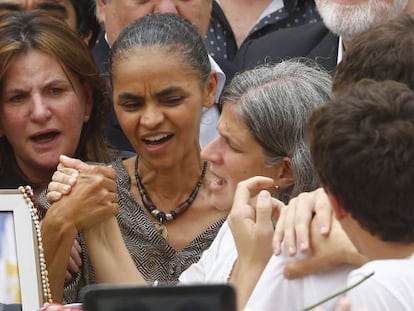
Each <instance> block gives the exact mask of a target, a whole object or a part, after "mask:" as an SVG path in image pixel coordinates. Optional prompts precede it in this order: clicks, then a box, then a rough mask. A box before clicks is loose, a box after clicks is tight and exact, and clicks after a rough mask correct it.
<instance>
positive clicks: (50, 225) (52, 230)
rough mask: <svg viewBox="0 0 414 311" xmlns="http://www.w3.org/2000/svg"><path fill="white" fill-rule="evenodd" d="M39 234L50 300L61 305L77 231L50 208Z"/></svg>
mask: <svg viewBox="0 0 414 311" xmlns="http://www.w3.org/2000/svg"><path fill="white" fill-rule="evenodd" d="M41 232H42V240H43V249H44V256H45V260H46V267H47V270H48V275H49V285H50V288H51V292H52V298H53V301H54V302H60V303H61V302H62V298H63V287H64V283H65V273H66V269H67V265H68V259H69V257H70V252H71V249H72V245H73V241H74V240H75V238H76V235H77V233H78V231H77V229H76V226H74V225H73V224H71V223H70V222H69V221H67V220H65V219H62V218H61V217H59V215H56V214H55V212H54V209H53V208H51V209H50V210H49V211H48V212H47V215H46V217H45V218H44V220H43V222H42V226H41Z"/></svg>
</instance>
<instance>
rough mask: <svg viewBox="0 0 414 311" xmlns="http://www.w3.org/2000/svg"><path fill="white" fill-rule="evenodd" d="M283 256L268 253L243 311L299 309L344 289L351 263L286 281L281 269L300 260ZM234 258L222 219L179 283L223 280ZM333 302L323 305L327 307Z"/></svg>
mask: <svg viewBox="0 0 414 311" xmlns="http://www.w3.org/2000/svg"><path fill="white" fill-rule="evenodd" d="M303 258H304V256H303V255H302V256H297V257H295V258H291V257H288V256H287V255H284V254H282V255H280V256H272V257H271V259H270V260H269V263H268V264H267V266H266V268H265V270H264V272H263V274H262V276H261V277H260V279H259V282H258V283H257V285H256V288H255V289H254V291H253V293H252V296H251V297H250V299H249V302H248V304H247V307H246V309H245V310H269V311H273V310H278V311H283V310H286V311H295V310H302V309H303V308H304V307H307V306H310V305H312V304H314V303H316V302H318V301H320V300H322V299H323V298H325V297H327V296H329V295H331V294H333V293H335V292H337V291H339V290H341V289H343V288H345V286H346V279H347V276H348V274H349V272H350V271H351V270H352V269H353V267H351V266H341V267H338V268H336V269H334V270H332V271H330V272H328V273H321V274H315V275H311V276H307V277H304V278H301V279H297V280H287V279H285V277H284V276H283V268H284V267H285V265H286V264H287V263H289V262H292V261H294V260H298V259H303ZM236 259H237V249H236V245H235V243H234V239H233V235H232V233H231V230H230V227H229V225H228V223H227V221H225V222H224V223H223V225H222V227H221V229H220V231H219V232H218V234H217V236H216V238H215V239H214V241H213V243H212V244H211V246H210V248H209V249H208V250H206V251H205V252H204V253H203V255H202V256H201V258H200V260H199V261H198V262H197V263H195V264H193V265H191V266H190V267H189V268H188V269H187V270H186V271H184V272H183V273H182V274H181V276H180V278H179V281H180V283H181V284H199V283H227V281H228V279H229V277H230V274H231V271H232V269H233V265H234V263H235V261H236ZM334 303H335V301H332V302H329V303H327V304H326V305H324V308H327V309H325V310H326V311H328V310H330V309H329V308H328V307H332V306H333V305H334Z"/></svg>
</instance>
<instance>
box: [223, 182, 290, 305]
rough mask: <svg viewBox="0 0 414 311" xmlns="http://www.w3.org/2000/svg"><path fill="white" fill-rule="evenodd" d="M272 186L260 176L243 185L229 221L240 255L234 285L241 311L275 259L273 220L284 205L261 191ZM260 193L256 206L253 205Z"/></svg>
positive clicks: (238, 188) (237, 192)
mask: <svg viewBox="0 0 414 311" xmlns="http://www.w3.org/2000/svg"><path fill="white" fill-rule="evenodd" d="M272 186H273V180H272V179H270V178H267V177H260V176H257V177H253V178H250V179H247V180H245V181H243V182H240V183H239V184H238V186H237V190H236V193H235V197H234V202H233V207H232V210H231V212H230V215H229V217H228V222H229V226H230V228H231V230H232V234H233V237H234V240H235V243H236V247H237V252H238V259H237V263H236V266H235V269H234V271H233V273H232V276H231V279H230V281H231V282H232V283H234V284H235V286H236V288H237V297H238V306H239V309H240V310H241V309H242V308H243V307H244V306H245V304H246V302H247V300H248V299H249V297H250V294H251V293H252V291H253V289H254V287H255V285H256V283H257V281H258V279H259V277H260V275H261V274H262V272H263V270H264V268H265V266H266V264H267V262H268V260H269V258H270V256H271V255H272V237H273V230H274V229H273V217H272V216H273V215H274V211H277V212H278V208H280V207H281V206H282V205H283V203H281V202H280V201H278V200H275V199H272V198H271V196H270V194H269V192H267V191H260V189H264V188H267V189H268V188H271V187H272ZM259 191H260V193H259V195H258V197H257V201H256V203H250V202H252V201H254V200H252V198H253V197H254V196H256V194H257V193H258V192H259Z"/></svg>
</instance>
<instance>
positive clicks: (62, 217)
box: [41, 166, 118, 301]
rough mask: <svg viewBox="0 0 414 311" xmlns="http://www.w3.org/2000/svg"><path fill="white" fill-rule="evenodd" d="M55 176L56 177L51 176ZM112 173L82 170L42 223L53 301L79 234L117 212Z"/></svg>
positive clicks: (98, 168)
mask: <svg viewBox="0 0 414 311" xmlns="http://www.w3.org/2000/svg"><path fill="white" fill-rule="evenodd" d="M54 176H55V175H54ZM116 202H117V193H116V183H115V172H114V171H113V170H112V169H111V168H109V167H104V166H96V167H89V168H87V167H84V168H83V169H82V170H81V171H80V172H79V176H78V177H77V181H76V185H75V186H74V187H73V188H72V189H71V191H70V193H69V194H68V195H65V196H62V197H61V198H60V200H59V201H58V202H55V203H53V204H52V206H51V208H50V209H49V210H48V212H47V213H46V216H45V218H44V219H43V223H42V228H41V230H42V238H43V241H44V243H43V244H44V251H45V258H46V263H47V268H48V270H49V282H50V284H51V288H52V294H53V296H54V297H53V298H54V300H55V301H61V300H62V293H63V284H64V278H65V271H66V268H67V264H68V258H69V256H70V253H71V249H72V245H73V241H74V240H75V237H76V236H77V234H78V233H79V232H81V231H82V230H84V229H85V228H88V227H91V226H94V225H96V224H97V223H100V222H102V221H104V220H105V219H107V218H109V217H111V216H113V215H115V214H116V213H117V211H118V205H117V203H116Z"/></svg>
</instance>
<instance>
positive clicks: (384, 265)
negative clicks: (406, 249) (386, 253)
mask: <svg viewBox="0 0 414 311" xmlns="http://www.w3.org/2000/svg"><path fill="white" fill-rule="evenodd" d="M371 272H374V275H373V276H371V277H370V278H369V279H367V280H365V281H364V282H363V283H361V284H359V285H358V286H356V287H355V288H353V289H352V290H350V291H349V292H348V293H347V296H348V297H349V298H350V300H351V305H352V310H367V311H377V310H378V311H397V310H398V311H409V310H410V311H411V310H414V256H411V258H406V259H388V260H375V261H371V262H368V263H366V264H365V265H363V266H362V267H361V268H359V269H356V270H354V271H352V273H350V274H349V277H348V285H352V284H354V283H357V282H358V281H360V280H361V279H362V278H363V277H365V276H367V275H368V274H370V273H371Z"/></svg>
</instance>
